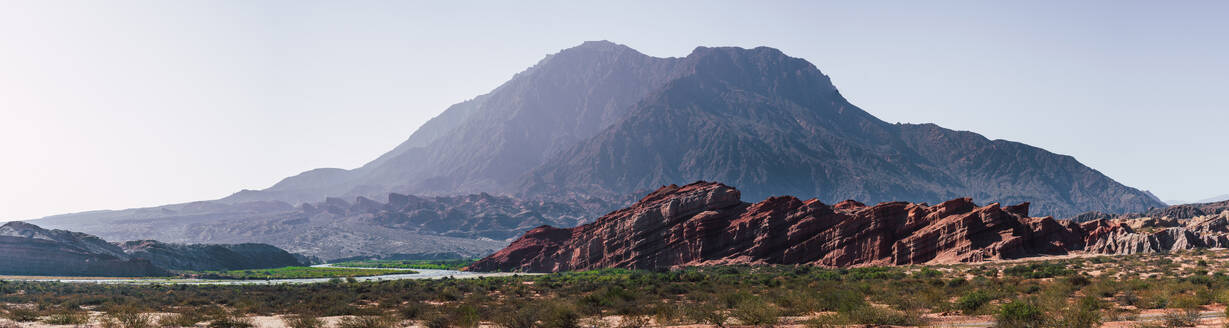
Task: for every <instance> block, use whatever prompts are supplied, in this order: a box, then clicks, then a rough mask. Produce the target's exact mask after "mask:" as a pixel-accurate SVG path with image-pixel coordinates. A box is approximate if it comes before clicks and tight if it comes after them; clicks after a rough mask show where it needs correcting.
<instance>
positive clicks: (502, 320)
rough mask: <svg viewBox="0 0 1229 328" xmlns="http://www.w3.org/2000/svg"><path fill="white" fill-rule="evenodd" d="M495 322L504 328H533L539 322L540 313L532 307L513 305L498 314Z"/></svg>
mask: <svg viewBox="0 0 1229 328" xmlns="http://www.w3.org/2000/svg"><path fill="white" fill-rule="evenodd" d="M494 322H495V326H498V327H502V328H533V327H534V326H535V325H536V324H537V322H538V313H537V311H534V309H533V308H530V307H525V306H512V307H511V308H509V309H504V310H503V311H501V313H500V314H498V315H496V316H495V320H494Z"/></svg>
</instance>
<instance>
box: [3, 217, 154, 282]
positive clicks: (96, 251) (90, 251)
mask: <svg viewBox="0 0 1229 328" xmlns="http://www.w3.org/2000/svg"><path fill="white" fill-rule="evenodd" d="M0 274H7V275H55V276H128V277H135V276H157V275H167V274H168V273H167V272H166V271H164V270H162V269H160V268H157V267H155V266H154V265H153V264H151V263H150V262H149V261H147V260H142V259H135V258H131V257H129V256H128V255H127V254H125V253H124V251H123V250H122V249H120V248H119V247H117V246H115V245H112V244H110V243H107V242H106V241H104V240H102V239H99V238H98V237H94V236H91V235H88V234H83V233H78V232H71V231H64V230H47V229H43V228H40V227H38V226H35V225H33V224H29V223H25V222H9V223H7V224H5V225H3V226H0Z"/></svg>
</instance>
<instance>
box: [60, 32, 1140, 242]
mask: <svg viewBox="0 0 1229 328" xmlns="http://www.w3.org/2000/svg"><path fill="white" fill-rule="evenodd" d="M1020 115H1028V114H1027V113H1021V114H1020ZM993 128H994V126H993V125H989V126H987V127H986V129H993ZM695 180H716V181H725V182H728V183H732V184H735V185H738V186H740V187H741V188H743V195H744V196H746V197H748V198H750V199H764V198H766V197H768V196H769V195H772V194H773V193H787V194H794V195H802V196H805V197H816V198H818V199H820V200H822V201H826V202H836V201H839V200H844V199H856V200H859V201H863V202H868V203H877V202H884V201H898V200H903V201H911V202H940V201H944V200H948V199H953V198H960V197H973V198H975V199H979V200H985V201H991V202H1001V203H1018V202H1030V203H1031V204H1032V210H1033V211H1034V212H1036V213H1040V214H1044V215H1054V216H1060V217H1065V216H1070V215H1075V214H1077V213H1081V212H1084V211H1089V210H1095V211H1102V212H1107V213H1126V212H1139V211H1146V210H1148V209H1149V208H1160V207H1164V204H1163V203H1161V202H1160V201H1159V200H1157V199H1156V198H1155V197H1154V196H1152V195H1151V194H1149V193H1148V192H1145V191H1140V190H1137V189H1134V188H1131V187H1128V186H1124V185H1122V184H1120V183H1118V182H1116V181H1114V180H1113V179H1111V178H1109V177H1107V176H1105V175H1103V174H1101V173H1100V172H1098V171H1096V170H1094V169H1092V168H1089V167H1087V166H1084V165H1083V164H1081V163H1080V162H1078V161H1077V160H1076V159H1075V158H1073V157H1071V156H1066V155H1059V154H1054V153H1051V152H1048V151H1046V150H1044V149H1040V148H1036V147H1032V146H1028V145H1026V144H1022V143H1018V142H1011V141H1005V140H989V139H987V138H985V137H983V136H981V135H978V134H976V133H973V132H967V131H953V130H949V129H945V128H942V127H939V126H937V125H934V124H890V123H887V122H884V121H882V120H880V119H878V118H876V117H874V116H873V115H871V114H870V113H868V112H866V111H863V110H862V109H860V108H858V107H857V106H854V105H853V104H850V103H849V102H848V101H847V100H846V99H845V98H844V97H843V96H841V94H840V92H839V91H838V90H837V88H836V87H835V86H834V85H833V83H832V81H831V80H830V79H829V77H828V76H826V75H824V74H823V73H822V72H821V71H820V70H819V69H818V68H816V67H815V66H814V65H812V64H811V63H809V62H807V61H806V60H803V59H800V58H793V57H789V56H787V55H785V54H784V53H782V52H781V51H779V50H776V49H772V48H766V47H759V48H754V49H743V48H731V47H718V48H710V47H699V48H696V49H695V50H694V51H693V52H692V53H691V54H689V55H687V56H686V57H670V58H657V57H652V56H648V55H644V54H642V53H639V52H637V51H635V50H633V49H631V48H629V47H626V46H623V45H618V44H614V43H611V42H605V41H596V42H585V43H584V44H581V45H580V46H577V47H574V48H570V49H566V50H563V51H561V52H559V53H557V54H553V55H549V56H547V57H546V58H545V59H543V60H541V61H540V62H538V63H537V64H536V65H534V66H532V67H530V68H529V69H527V70H525V71H524V72H521V73H519V74H516V75H515V76H513V77H512V79H511V80H509V81H508V82H506V83H504V84H503V85H501V86H499V87H497V88H495V89H494V90H492V91H491V92H490V93H487V94H484V95H480V96H477V97H475V98H473V99H470V100H468V101H465V102H462V103H459V104H456V105H453V106H451V107H449V108H448V109H447V110H445V111H444V112H443V113H441V114H440V115H439V116H437V117H435V118H433V119H431V120H430V121H428V122H427V123H425V124H424V125H423V126H422V127H420V128H419V129H418V130H416V131H414V132H413V134H411V135H410V137H409V138H408V139H407V140H406V141H405V142H403V143H402V144H400V145H398V146H397V147H396V148H394V149H393V150H391V151H389V152H388V153H385V154H383V155H382V156H380V157H378V158H376V159H374V160H373V161H371V162H369V163H367V164H365V165H363V166H362V167H359V168H355V169H352V170H346V169H335V168H323V169H315V170H310V171H307V172H303V173H301V174H299V175H296V176H293V177H289V178H285V179H283V180H282V181H280V182H278V183H277V184H275V185H273V186H271V187H270V188H267V189H264V190H243V191H240V192H237V193H235V194H233V195H231V196H228V197H226V198H223V199H220V200H215V201H204V202H193V203H186V204H175V205H168V206H161V207H154V208H145V209H132V210H123V211H106V212H89V213H79V214H74V215H67V216H57V217H51V218H47V219H44V220H42V221H39V222H40V224H48V225H52V226H56V227H59V228H65V229H72V230H77V231H85V232H90V233H96V234H99V235H102V236H105V237H107V238H113V239H150V238H154V239H158V240H164V241H170V242H206V243H218V242H224V243H238V242H263V243H270V244H273V245H276V246H279V247H284V248H286V249H289V250H291V251H293V252H301V253H304V254H311V255H319V256H321V257H324V258H343V257H354V256H360V257H361V256H376V255H387V254H395V253H439V252H447V253H457V254H467V255H468V254H484V253H482V252H485V251H491V250H495V249H498V248H499V247H502V246H504V241H503V240H502V239H503V238H508V237H511V236H515V235H517V234H519V233H521V232H522V231H523V230H521V229H522V228H525V224H524V223H527V222H530V221H526V222H522V223H516V224H513V223H509V222H503V223H499V224H498V225H503V226H506V227H500V228H494V229H488V228H484V226H490V224H489V223H490V221H487V223H483V220H484V219H483V218H480V217H472V216H452V217H448V218H449V219H447V221H456V222H449V223H446V224H444V225H448V226H456V227H469V228H458V229H454V230H449V231H437V230H438V229H432V228H427V229H424V226H423V225H421V224H418V223H414V222H417V221H412V220H410V221H406V219H405V218H397V217H386V219H385V220H383V221H381V220H377V219H373V218H374V216H376V215H377V214H375V213H366V212H361V211H360V212H354V213H355V214H353V215H351V214H336V213H331V214H329V215H324V216H316V215H315V214H311V215H309V214H307V213H309V212H310V211H309V210H308V209H305V207H304V206H302V204H305V203H306V204H316V203H319V202H322V201H325V200H326V199H327V198H330V197H331V198H335V199H339V200H346V201H347V202H349V201H350V200H354V201H356V202H357V201H358V200H359V197H363V198H364V199H367V200H369V201H371V202H375V203H379V202H384V199H386V198H387V196H388V195H390V194H394V193H395V194H399V195H418V196H423V197H429V196H434V197H437V196H457V195H481V194H482V193H488V194H492V195H498V196H499V197H510V198H515V201H524V202H532V201H541V202H550V203H558V204H569V206H574V207H575V208H577V209H578V210H575V211H573V210H569V211H566V212H568V213H570V214H569V215H579V216H583V217H586V218H593V217H596V216H597V214H601V213H606V212H607V211H609V210H612V209H616V208H619V207H622V206H625V205H626V204H629V203H631V202H632V201H634V200H635V198H634V197H635V195H637V194H643V193H644V192H647V191H650V190H652V189H653V188H655V187H657V186H661V185H668V184H673V183H678V182H683V181H695ZM350 205H353V204H350ZM431 211H436V212H437V214H439V211H438V210H431ZM392 212H396V211H392ZM368 214H370V215H369V216H368ZM402 214H405V213H402ZM506 214H508V215H509V216H510V217H515V215H512V214H513V213H506ZM441 217H444V216H441ZM398 220H401V222H399V221H398ZM469 220H475V221H474V222H470V221H469ZM572 221H574V222H579V221H578V220H572ZM299 222H309V224H296V223H299ZM548 223H550V224H559V223H557V222H548ZM119 226H123V227H125V228H124V229H120V228H117V227H119ZM155 227H156V228H155ZM118 237H123V238H118Z"/></svg>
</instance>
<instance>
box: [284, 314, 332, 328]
mask: <svg viewBox="0 0 1229 328" xmlns="http://www.w3.org/2000/svg"><path fill="white" fill-rule="evenodd" d="M282 322H283V323H285V324H286V327H290V328H322V327H324V321H322V320H320V318H317V317H315V316H311V315H305V314H298V315H291V316H286V317H283V318H282Z"/></svg>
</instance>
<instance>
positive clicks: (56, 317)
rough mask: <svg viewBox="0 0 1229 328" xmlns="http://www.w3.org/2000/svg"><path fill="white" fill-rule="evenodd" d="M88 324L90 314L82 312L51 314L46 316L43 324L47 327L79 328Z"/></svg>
mask: <svg viewBox="0 0 1229 328" xmlns="http://www.w3.org/2000/svg"><path fill="white" fill-rule="evenodd" d="M89 322H90V314H89V313H85V312H82V311H64V312H58V313H53V314H51V316H48V317H47V319H46V320H43V323H46V324H49V325H74V326H80V325H84V324H87V323H89Z"/></svg>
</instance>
